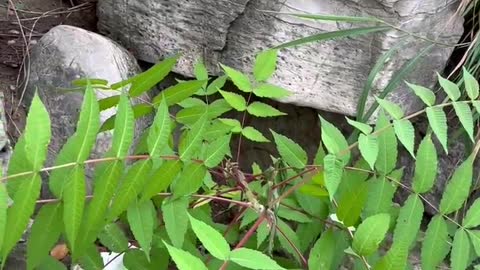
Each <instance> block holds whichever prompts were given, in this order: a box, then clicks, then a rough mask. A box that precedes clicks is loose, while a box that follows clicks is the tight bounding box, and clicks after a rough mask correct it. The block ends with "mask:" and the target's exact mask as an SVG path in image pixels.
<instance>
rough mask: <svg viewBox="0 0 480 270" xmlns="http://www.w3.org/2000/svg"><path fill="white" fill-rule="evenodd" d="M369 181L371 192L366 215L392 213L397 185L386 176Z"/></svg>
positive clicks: (365, 210) (366, 205) (366, 206)
mask: <svg viewBox="0 0 480 270" xmlns="http://www.w3.org/2000/svg"><path fill="white" fill-rule="evenodd" d="M367 183H368V185H369V188H368V191H369V192H368V197H367V202H366V204H365V209H364V216H365V217H369V216H372V215H375V214H380V213H390V210H391V208H392V199H393V194H394V193H395V187H394V186H393V185H392V184H391V183H390V181H388V180H387V179H385V177H379V178H378V179H376V178H374V179H371V180H369V181H368V182H367Z"/></svg>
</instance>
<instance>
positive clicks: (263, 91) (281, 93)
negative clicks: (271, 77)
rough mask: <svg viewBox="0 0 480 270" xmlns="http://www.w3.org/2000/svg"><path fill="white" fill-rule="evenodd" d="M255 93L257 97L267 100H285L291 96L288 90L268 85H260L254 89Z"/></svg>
mask: <svg viewBox="0 0 480 270" xmlns="http://www.w3.org/2000/svg"><path fill="white" fill-rule="evenodd" d="M253 93H254V94H255V95H256V96H257V97H265V98H283V97H288V96H290V95H291V93H290V92H289V91H288V90H286V89H283V88H281V87H278V86H275V85H272V84H268V83H263V84H260V85H258V86H257V87H255V88H254V89H253Z"/></svg>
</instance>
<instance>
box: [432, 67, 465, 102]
mask: <svg viewBox="0 0 480 270" xmlns="http://www.w3.org/2000/svg"><path fill="white" fill-rule="evenodd" d="M437 77H438V83H439V84H440V86H441V87H442V88H443V90H444V91H445V93H447V96H448V97H449V98H450V99H451V100H452V101H457V99H458V98H459V97H460V95H461V93H460V89H459V88H458V85H456V84H455V83H454V82H451V81H449V80H447V79H445V78H443V77H442V76H440V74H438V73H437Z"/></svg>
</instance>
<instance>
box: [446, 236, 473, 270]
mask: <svg viewBox="0 0 480 270" xmlns="http://www.w3.org/2000/svg"><path fill="white" fill-rule="evenodd" d="M470 249H471V247H470V241H468V236H467V232H465V231H464V230H463V229H458V230H457V232H456V233H455V237H454V238H453V244H452V253H451V255H450V261H451V265H450V266H451V267H452V270H464V269H467V266H468V261H469V258H470Z"/></svg>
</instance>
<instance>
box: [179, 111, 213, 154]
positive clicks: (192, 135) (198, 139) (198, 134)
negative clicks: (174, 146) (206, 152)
mask: <svg viewBox="0 0 480 270" xmlns="http://www.w3.org/2000/svg"><path fill="white" fill-rule="evenodd" d="M207 123H208V119H207V114H206V113H205V114H203V115H202V117H200V119H198V121H197V122H196V123H195V124H193V125H192V127H191V129H190V130H189V131H188V132H187V135H186V136H185V139H184V140H183V141H182V142H181V143H180V146H179V156H180V159H181V160H183V161H186V160H189V159H190V158H192V157H193V156H194V155H195V154H196V153H197V151H198V150H199V149H200V147H201V146H202V139H203V134H204V132H205V129H206V128H207Z"/></svg>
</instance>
